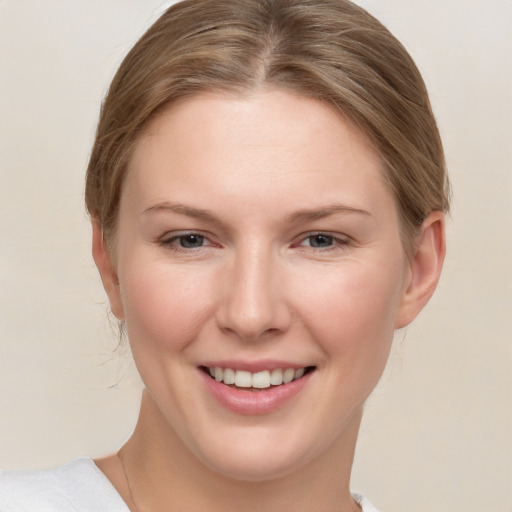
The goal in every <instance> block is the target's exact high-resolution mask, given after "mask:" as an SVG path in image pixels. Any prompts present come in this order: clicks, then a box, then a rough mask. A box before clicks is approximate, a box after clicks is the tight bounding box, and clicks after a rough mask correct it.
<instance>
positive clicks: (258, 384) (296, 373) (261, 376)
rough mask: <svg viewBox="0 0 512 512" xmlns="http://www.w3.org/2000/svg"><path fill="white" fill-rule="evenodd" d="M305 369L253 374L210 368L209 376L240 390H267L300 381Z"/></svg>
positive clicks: (266, 371) (279, 369)
mask: <svg viewBox="0 0 512 512" xmlns="http://www.w3.org/2000/svg"><path fill="white" fill-rule="evenodd" d="M305 370H306V369H305V368H299V369H298V370H294V369H293V368H286V369H284V370H282V369H281V368H277V369H275V370H272V371H269V370H264V371H261V372H256V373H251V372H247V371H244V370H233V369H231V368H219V367H215V368H208V372H209V374H210V375H211V376H212V377H213V378H214V379H215V380H216V381H217V382H223V383H224V384H228V385H229V384H234V385H235V386H237V387H239V388H251V387H252V388H256V389H266V388H269V387H270V386H280V385H281V384H288V383H289V382H292V381H293V380H296V379H300V378H301V377H302V376H303V375H304V372H305Z"/></svg>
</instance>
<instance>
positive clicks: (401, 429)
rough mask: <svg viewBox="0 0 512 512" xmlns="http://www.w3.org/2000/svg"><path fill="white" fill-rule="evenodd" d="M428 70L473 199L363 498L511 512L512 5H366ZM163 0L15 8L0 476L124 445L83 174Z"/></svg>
mask: <svg viewBox="0 0 512 512" xmlns="http://www.w3.org/2000/svg"><path fill="white" fill-rule="evenodd" d="M358 3H360V4H361V5H363V6H365V7H367V8H368V9H369V10H370V11H371V12H373V13H374V14H375V15H376V16H377V17H379V18H380V19H381V20H382V21H384V22H385V23H386V24H387V25H388V26H389V28H390V29H391V30H392V31H393V32H394V33H395V34H396V35H397V36H398V37H399V38H400V39H401V40H402V41H403V42H404V44H405V45H406V46H407V48H408V49H409V50H410V52H411V53H412V55H413V56H414V58H415V59H416V61H417V63H418V65H419V67H420V69H421V70H422V71H423V73H424V75H425V78H426V81H427V85H428V86H429V88H430V91H431V97H432V101H433V104H434V108H435V111H436V113H437V116H438V119H439V123H440V126H441V131H442V133H443V135H444V139H445V144H446V151H447V157H448V164H449V168H450V171H451V177H452V181H453V186H454V191H455V196H454V205H453V216H452V221H451V222H450V225H449V252H448V259H447V262H446V267H445V273H444V277H443V279H442V282H441V284H440V287H439V290H438V293H437V295H436V296H435V298H434V300H433V301H432V303H431V304H430V305H429V307H428V308H427V310H426V311H425V312H424V313H423V314H422V315H421V317H420V318H419V319H418V321H417V322H416V323H415V324H414V325H413V326H411V327H410V328H408V329H407V330H406V331H405V332H400V333H398V335H397V340H396V345H395V349H394V352H393V355H392V358H391V361H390V365H389V367H388V371H387V373H386V375H385V376H384V378H383V380H382V383H381V385H380V386H379V388H378V389H377V390H376V391H375V392H374V394H373V396H372V397H371V399H370V400H369V402H368V405H367V413H366V418H365V421H364V424H363V427H362V432H361V438H360V443H359V451H358V455H357V458H356V463H355V469H354V481H353V487H354V488H355V489H358V490H361V491H363V492H364V493H365V494H367V495H368V496H369V497H370V498H371V500H372V501H374V502H375V503H376V504H377V505H378V506H379V508H382V509H383V510H387V511H389V512H406V511H407V512H409V511H415V512H435V511H439V512H459V511H460V512H462V511H464V512H491V511H501V512H511V511H512V443H511V435H512V406H511V395H512V372H511V366H512V343H511V338H512V335H511V333H512V271H511V268H512V214H511V202H512V163H511V162H512V151H511V148H512V129H511V125H512V64H511V63H512V35H511V34H512V1H510V0H449V1H447V0H360V1H359V2H358ZM169 4H170V2H162V1H161V0H106V1H99V0H0V63H1V67H0V73H1V82H0V166H1V167H0V411H1V412H0V466H1V467H4V468H16V467H27V468H29V467H34V468H35V467H46V466H51V465H56V464H60V463H63V462H66V461H68V460H70V459H72V458H74V457H77V456H79V455H92V456H97V455H100V454H104V453H106V452H109V451H113V450H115V449H116V448H117V447H118V446H119V445H120V443H122V442H123V440H124V439H126V437H127V436H128V435H129V433H130V431H131V428H132V427H133V422H134V419H135V417H136V414H137V406H138V400H139V395H140V385H139V382H138V379H137V377H136V375H135V373H134V371H133V368H132V365H131V363H130V360H129V358H128V357H127V356H122V355H118V354H117V353H115V352H114V349H115V347H116V344H117V341H116V339H115V337H114V336H113V335H112V333H111V331H110V326H109V322H108V319H107V315H106V309H107V308H106V301H105V295H104V294H103V291H102V289H101V287H100V283H99V279H98V276H97V275H96V271H95V269H94V267H93V263H92V260H91V257H90V250H89V244H90V241H89V238H90V232H89V226H88V222H87V218H86V216H85V214H84V207H83V205H82V195H83V188H84V185H83V183H84V178H83V175H84V169H85V166H86V161H87V155H88V151H89V147H90V144H91V141H92V138H93V132H94V126H95V122H96V118H97V113H98V108H99V104H100V100H101V97H102V95H103V93H104V92H105V89H106V87H107V84H108V82H109V79H110V78H111V77H112V74H113V72H114V70H115V68H116V66H117V65H118V63H119V62H120V60H121V58H122V56H123V55H124V54H125V52H126V51H127V49H128V48H129V47H130V45H131V44H132V43H133V42H134V41H135V40H136V38H137V36H138V35H140V34H141V33H142V31H143V30H144V29H145V28H146V27H147V26H148V24H149V23H150V22H151V21H152V20H154V19H155V18H156V17H157V15H158V13H159V12H161V10H162V9H163V7H164V6H165V5H169Z"/></svg>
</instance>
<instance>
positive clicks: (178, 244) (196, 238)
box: [159, 232, 213, 251]
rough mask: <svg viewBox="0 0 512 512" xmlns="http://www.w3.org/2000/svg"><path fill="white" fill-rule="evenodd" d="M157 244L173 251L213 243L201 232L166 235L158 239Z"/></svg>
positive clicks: (199, 247)
mask: <svg viewBox="0 0 512 512" xmlns="http://www.w3.org/2000/svg"><path fill="white" fill-rule="evenodd" d="M159 245H162V246H164V247H167V248H169V249H172V250H174V251H187V250H189V251H192V250H194V249H201V248H202V247H206V246H210V245H213V243H212V242H211V241H210V240H209V239H208V238H207V237H206V236H205V235H202V234H201V233H183V232H181V233H177V234H175V235H171V236H167V237H165V238H163V239H162V240H161V241H159Z"/></svg>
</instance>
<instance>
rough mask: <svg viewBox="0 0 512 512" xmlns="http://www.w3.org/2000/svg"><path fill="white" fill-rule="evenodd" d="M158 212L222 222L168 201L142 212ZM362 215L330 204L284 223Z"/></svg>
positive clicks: (354, 210) (302, 211) (350, 207)
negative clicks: (333, 216) (169, 212)
mask: <svg viewBox="0 0 512 512" xmlns="http://www.w3.org/2000/svg"><path fill="white" fill-rule="evenodd" d="M159 211H171V212H174V213H177V214H179V215H184V216H186V217H191V218H193V219H199V220H202V221H205V222H209V223H211V224H219V225H222V222H221V221H220V220H219V219H218V218H217V217H216V216H215V215H214V214H213V213H211V212H209V211H208V210H204V209H202V208H194V207H191V206H185V205H184V204H181V203H172V202H169V201H165V202H163V203H158V204H155V205H153V206H150V207H149V208H147V209H146V210H144V211H143V213H142V214H143V215H144V214H146V213H150V212H159ZM337 214H343V215H353V214H356V215H363V216H366V217H372V214H371V213H370V212H369V211H366V210H362V209H360V208H355V207H353V206H347V205H343V204H332V205H328V206H324V207H322V208H312V209H307V210H300V211H297V212H294V213H291V214H290V215H288V216H287V217H286V222H288V223H290V224H298V223H301V222H311V221H315V220H320V219H324V218H325V217H329V216H331V215H337Z"/></svg>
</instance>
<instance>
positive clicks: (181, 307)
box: [121, 262, 210, 352]
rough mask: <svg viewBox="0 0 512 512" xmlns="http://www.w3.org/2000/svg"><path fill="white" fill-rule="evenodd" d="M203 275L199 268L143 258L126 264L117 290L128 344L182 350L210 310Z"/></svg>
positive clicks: (147, 347) (206, 284)
mask: <svg viewBox="0 0 512 512" xmlns="http://www.w3.org/2000/svg"><path fill="white" fill-rule="evenodd" d="M203 277H204V276H202V275H201V272H195V273H185V272H179V271H176V269H173V268H172V267H171V268H166V266H160V265H151V264H150V263H147V262H146V263H145V264H143V265H138V266H137V265H133V266H131V267H130V268H127V269H126V271H125V272H124V275H123V279H122V280H121V293H122V300H123V304H124V310H125V316H126V326H127V331H128V335H129V338H130V343H131V344H132V346H134V345H135V346H136V345H141V344H142V345H143V346H144V347H145V349H147V350H149V349H150V346H154V348H155V349H158V350H159V351H170V352H173V351H180V350H182V349H183V348H184V347H185V346H186V345H187V344H188V343H189V342H190V340H192V339H193V337H194V335H195V333H196V332H197V330H198V329H199V328H200V326H201V325H202V324H203V323H204V321H205V317H207V316H208V314H209V311H210V304H209V301H208V300H207V297H208V282H207V281H205V279H203ZM134 348H136V347H134Z"/></svg>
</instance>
